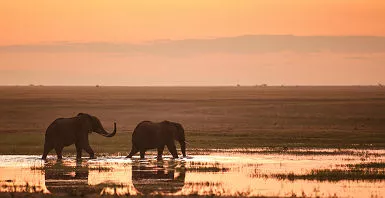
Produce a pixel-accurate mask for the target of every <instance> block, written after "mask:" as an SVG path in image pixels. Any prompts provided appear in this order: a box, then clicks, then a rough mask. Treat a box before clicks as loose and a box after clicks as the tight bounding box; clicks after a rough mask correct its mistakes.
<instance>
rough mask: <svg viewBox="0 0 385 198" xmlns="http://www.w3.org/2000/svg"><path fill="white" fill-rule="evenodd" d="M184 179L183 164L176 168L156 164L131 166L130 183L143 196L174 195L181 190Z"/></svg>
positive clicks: (161, 163)
mask: <svg viewBox="0 0 385 198" xmlns="http://www.w3.org/2000/svg"><path fill="white" fill-rule="evenodd" d="M185 177H186V169H185V167H184V164H182V165H180V166H177V165H176V164H164V162H158V163H157V164H156V165H148V164H145V165H144V164H137V165H135V164H133V165H132V183H133V185H134V187H135V189H136V190H137V191H139V192H140V193H141V194H144V195H147V194H151V193H162V194H172V193H176V192H178V191H180V190H182V188H183V186H184V182H185Z"/></svg>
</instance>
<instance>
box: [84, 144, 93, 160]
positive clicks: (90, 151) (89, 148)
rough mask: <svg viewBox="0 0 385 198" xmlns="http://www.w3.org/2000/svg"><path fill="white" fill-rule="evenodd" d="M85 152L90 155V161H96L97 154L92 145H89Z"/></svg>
mask: <svg viewBox="0 0 385 198" xmlns="http://www.w3.org/2000/svg"><path fill="white" fill-rule="evenodd" d="M84 150H85V151H86V152H87V153H88V154H89V155H90V159H95V153H94V151H93V150H92V148H91V146H90V145H87V146H86V147H85V148H84Z"/></svg>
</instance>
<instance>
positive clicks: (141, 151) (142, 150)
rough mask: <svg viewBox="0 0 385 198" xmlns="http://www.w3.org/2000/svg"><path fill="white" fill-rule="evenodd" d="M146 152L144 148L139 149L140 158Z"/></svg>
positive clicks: (142, 157)
mask: <svg viewBox="0 0 385 198" xmlns="http://www.w3.org/2000/svg"><path fill="white" fill-rule="evenodd" d="M145 153H146V150H145V149H140V159H144V154H145Z"/></svg>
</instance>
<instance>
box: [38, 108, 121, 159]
mask: <svg viewBox="0 0 385 198" xmlns="http://www.w3.org/2000/svg"><path fill="white" fill-rule="evenodd" d="M92 131H93V132H96V133H98V134H100V135H103V136H105V137H113V136H114V135H115V134H116V123H115V122H114V131H113V132H112V133H108V132H107V131H106V130H104V128H103V126H102V124H101V123H100V121H99V119H98V118H96V117H95V116H91V115H89V114H86V113H79V114H78V115H77V116H75V117H72V118H58V119H56V120H55V121H53V122H52V123H51V124H50V125H49V126H48V128H47V130H46V133H45V143H44V152H43V156H42V159H43V160H45V159H47V155H48V153H49V152H50V151H51V150H52V149H55V151H56V154H57V158H58V160H60V159H62V150H63V148H64V147H65V146H69V145H72V144H75V147H76V153H77V154H76V158H77V159H81V157H82V150H83V149H84V150H85V151H86V152H87V153H88V154H89V155H90V158H95V154H94V151H93V150H92V148H91V146H90V144H89V142H88V134H89V133H91V132H92Z"/></svg>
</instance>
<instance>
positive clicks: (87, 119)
mask: <svg viewBox="0 0 385 198" xmlns="http://www.w3.org/2000/svg"><path fill="white" fill-rule="evenodd" d="M77 116H78V117H79V118H80V119H81V120H82V124H83V126H84V127H86V128H87V130H88V131H89V132H90V133H91V132H95V133H98V134H100V135H103V136H105V137H112V136H114V135H115V134H116V122H114V131H113V132H112V133H108V132H107V131H106V130H105V129H104V128H103V125H102V123H101V122H100V120H99V119H98V118H97V117H95V116H91V115H89V114H86V113H79V114H78V115H77Z"/></svg>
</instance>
